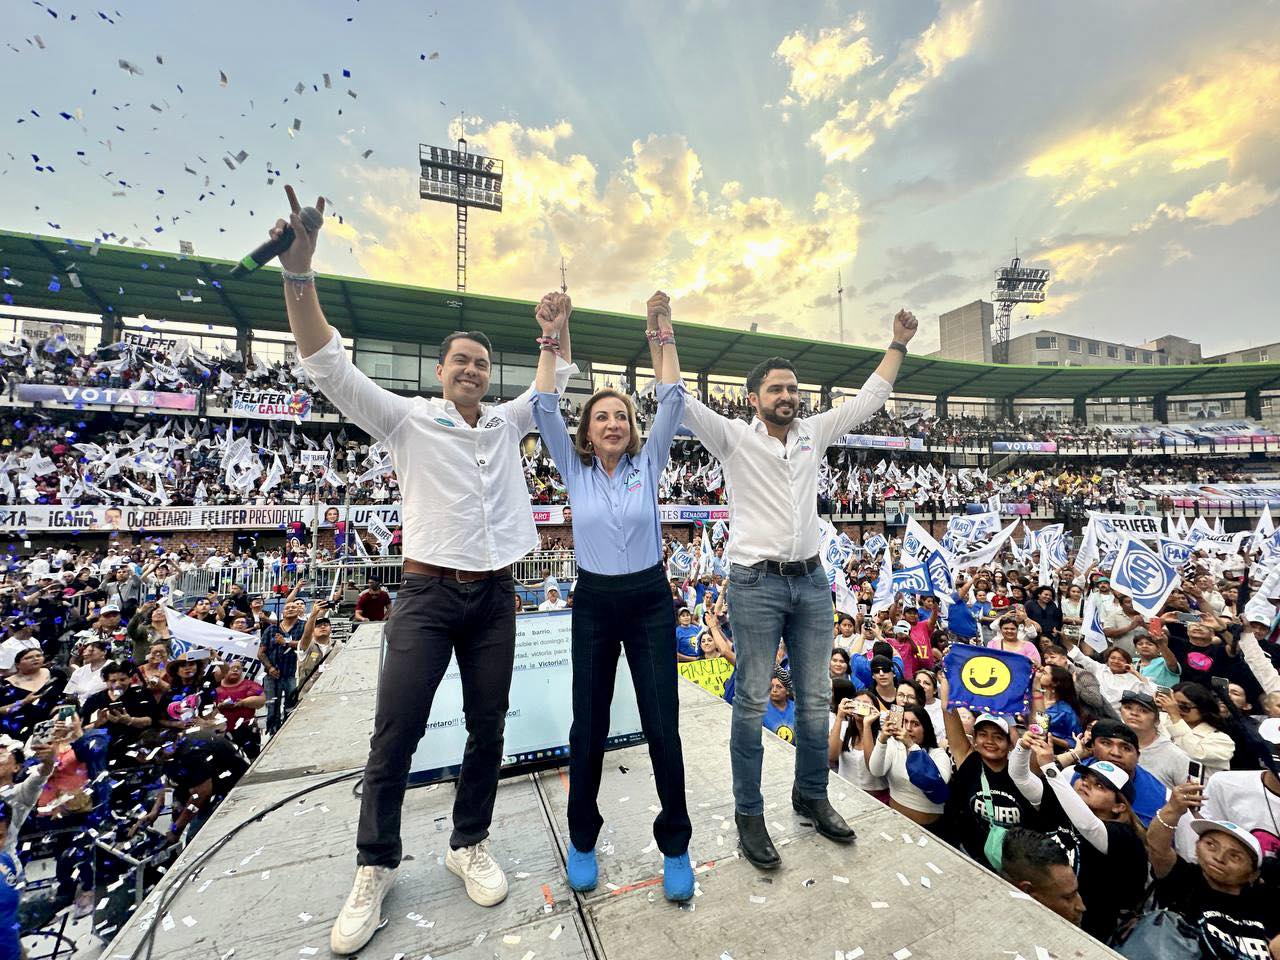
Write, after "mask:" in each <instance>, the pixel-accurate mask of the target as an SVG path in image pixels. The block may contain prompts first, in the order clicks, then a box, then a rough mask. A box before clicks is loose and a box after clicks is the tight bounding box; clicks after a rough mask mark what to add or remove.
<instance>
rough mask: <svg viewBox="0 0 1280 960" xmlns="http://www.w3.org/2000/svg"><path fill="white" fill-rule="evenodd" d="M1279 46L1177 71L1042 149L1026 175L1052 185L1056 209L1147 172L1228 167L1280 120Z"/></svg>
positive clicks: (1246, 49) (1234, 52)
mask: <svg viewBox="0 0 1280 960" xmlns="http://www.w3.org/2000/svg"><path fill="white" fill-rule="evenodd" d="M1278 91H1280V45H1271V46H1264V47H1254V48H1250V47H1248V46H1247V45H1246V46H1245V47H1244V48H1243V49H1239V48H1237V49H1232V50H1230V51H1229V52H1227V53H1225V54H1223V55H1222V56H1221V57H1219V58H1218V59H1217V60H1214V61H1212V62H1208V63H1205V64H1204V66H1203V67H1201V68H1199V69H1197V70H1195V71H1193V72H1189V73H1183V74H1179V75H1178V76H1175V77H1173V78H1172V79H1170V80H1168V81H1166V82H1165V83H1163V84H1161V85H1160V87H1159V88H1157V89H1156V90H1155V91H1154V92H1153V93H1150V94H1148V95H1147V96H1145V97H1143V98H1142V99H1141V100H1139V101H1138V102H1136V103H1133V104H1132V105H1130V106H1129V107H1128V108H1127V109H1126V110H1125V112H1124V115H1123V116H1121V117H1119V118H1118V119H1116V120H1113V121H1110V122H1108V123H1105V124H1098V125H1095V126H1092V127H1090V128H1088V129H1086V130H1083V131H1081V132H1079V133H1074V134H1071V135H1070V136H1069V137H1067V138H1065V139H1063V140H1061V141H1060V142H1058V143H1055V144H1052V145H1051V146H1049V147H1047V148H1045V149H1044V150H1042V151H1040V152H1039V153H1038V154H1037V155H1036V156H1034V157H1032V159H1031V160H1030V161H1029V162H1028V163H1027V165H1026V173H1027V175H1028V176H1030V177H1036V178H1041V177H1043V178H1046V179H1051V180H1055V181H1057V203H1058V204H1059V205H1062V204H1067V203H1072V202H1075V201H1079V200H1084V199H1088V198H1089V197H1092V196H1095V195H1097V194H1099V193H1102V192H1104V191H1107V190H1111V189H1114V188H1115V187H1117V186H1118V185H1119V184H1120V183H1122V182H1127V181H1131V180H1136V179H1138V178H1140V177H1143V176H1147V175H1150V174H1152V173H1160V172H1163V173H1177V172H1183V171H1189V170H1198V169H1201V168H1203V167H1206V166H1208V165H1210V164H1213V163H1218V162H1223V161H1225V162H1226V164H1227V166H1228V167H1229V168H1230V167H1232V166H1234V164H1235V163H1236V161H1237V160H1238V158H1239V157H1241V156H1242V154H1243V153H1244V152H1245V151H1246V150H1247V149H1249V147H1250V145H1251V143H1252V142H1253V141H1254V140H1256V139H1257V138H1266V137H1274V135H1275V130H1276V127H1277V123H1280V96H1277V92H1278Z"/></svg>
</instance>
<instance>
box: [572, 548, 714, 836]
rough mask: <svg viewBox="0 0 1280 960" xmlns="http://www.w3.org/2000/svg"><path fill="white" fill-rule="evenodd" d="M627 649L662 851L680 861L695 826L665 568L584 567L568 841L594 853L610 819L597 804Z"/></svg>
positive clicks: (577, 608)
mask: <svg viewBox="0 0 1280 960" xmlns="http://www.w3.org/2000/svg"><path fill="white" fill-rule="evenodd" d="M620 650H625V651H626V655H627V665H628V666H629V667H630V668H631V682H632V683H634V684H635V688H636V703H637V705H638V706H639V708H640V726H641V728H642V729H643V730H644V735H645V739H646V740H648V742H649V759H650V760H651V761H652V763H653V777H654V785H655V786H656V787H657V789H658V800H659V802H660V803H661V804H662V811H661V812H660V813H659V814H658V816H657V818H656V819H655V820H654V821H653V838H654V839H655V840H656V841H657V842H658V848H659V849H660V850H661V851H662V852H663V853H664V854H665V855H667V856H669V857H674V856H678V855H680V854H682V853H684V852H685V851H686V850H688V849H689V837H690V835H691V834H692V833H693V828H692V827H691V826H690V825H689V812H688V810H687V809H686V807H685V800H684V756H683V754H682V752H681V749H680V701H679V697H678V696H677V694H676V618H675V613H674V611H673V610H672V608H671V587H670V585H669V584H668V583H667V579H666V576H665V574H664V572H663V569H662V567H661V566H655V567H651V568H649V569H648V570H642V571H641V572H639V573H628V574H622V575H621V576H602V575H600V574H597V573H589V572H588V571H586V570H583V569H582V568H581V567H579V568H578V583H577V586H576V588H575V590H574V594H573V725H572V726H571V727H570V729H569V838H570V840H572V841H573V845H574V847H575V848H576V849H578V850H582V851H586V850H593V849H595V845H596V838H597V837H598V836H599V834H600V827H601V826H602V825H603V823H604V821H603V820H602V819H601V817H600V808H599V807H598V806H597V804H596V797H597V794H599V792H600V772H601V769H602V767H603V765H604V745H605V740H607V739H608V736H609V706H610V704H611V703H612V701H613V687H614V682H615V678H616V676H617V672H618V653H619V651H620Z"/></svg>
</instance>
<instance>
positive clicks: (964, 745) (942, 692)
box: [938, 669, 973, 768]
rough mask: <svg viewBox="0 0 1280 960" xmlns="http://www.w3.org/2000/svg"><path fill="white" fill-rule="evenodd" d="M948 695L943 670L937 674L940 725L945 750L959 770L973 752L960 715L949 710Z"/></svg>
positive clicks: (948, 690)
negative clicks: (945, 736)
mask: <svg viewBox="0 0 1280 960" xmlns="http://www.w3.org/2000/svg"><path fill="white" fill-rule="evenodd" d="M949 693H950V686H949V685H948V683H947V674H946V670H945V669H943V670H941V671H939V673H938V694H939V696H941V697H942V725H943V728H944V729H945V730H946V731H947V749H948V750H950V751H951V759H952V760H954V761H955V762H956V767H957V768H959V766H960V764H962V763H964V761H965V759H966V758H967V757H968V756H969V754H970V753H971V752H973V744H971V743H970V742H969V735H968V734H967V733H965V732H964V721H963V720H961V719H960V714H958V713H956V711H955V710H953V709H951V704H950V702H949V698H948V694H949Z"/></svg>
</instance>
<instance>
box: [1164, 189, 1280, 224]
mask: <svg viewBox="0 0 1280 960" xmlns="http://www.w3.org/2000/svg"><path fill="white" fill-rule="evenodd" d="M1277 199H1280V191H1277V190H1268V189H1267V188H1266V187H1264V186H1263V185H1262V184H1260V183H1259V182H1258V181H1257V180H1252V179H1251V180H1245V181H1244V182H1242V183H1234V184H1233V183H1227V182H1225V181H1224V182H1222V183H1220V184H1218V185H1217V186H1216V187H1214V188H1213V189H1211V190H1202V191H1201V192H1200V193H1197V194H1196V195H1195V196H1194V197H1192V198H1191V199H1190V200H1188V201H1187V206H1186V211H1185V212H1186V215H1187V216H1188V217H1189V218H1191V219H1193V220H1203V221H1205V222H1206V223H1210V224H1212V225H1213V226H1215V227H1226V226H1229V225H1231V224H1233V223H1235V222H1237V221H1239V220H1247V219H1249V218H1250V217H1252V216H1255V215H1257V214H1258V213H1261V212H1262V210H1263V209H1264V208H1266V207H1269V206H1271V204H1273V203H1275V202H1276V200H1277Z"/></svg>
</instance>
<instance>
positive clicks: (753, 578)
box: [684, 310, 917, 869]
mask: <svg viewBox="0 0 1280 960" xmlns="http://www.w3.org/2000/svg"><path fill="white" fill-rule="evenodd" d="M916 328H917V323H916V318H915V317H914V316H912V314H910V313H908V312H907V311H906V310H900V311H899V312H898V315H897V316H896V317H894V320H893V342H892V343H891V344H890V346H889V349H888V350H886V351H885V355H884V358H883V359H882V360H881V361H880V365H879V366H878V367H877V368H876V371H875V373H873V374H871V376H870V377H869V378H868V379H867V382H866V383H865V384H863V387H862V389H861V391H859V393H858V395H857V396H856V397H853V398H851V399H848V400H846V401H845V402H844V403H843V404H841V405H840V406H838V407H835V408H833V409H831V410H828V411H825V412H824V413H819V414H817V415H816V416H812V417H806V418H804V419H799V420H798V419H796V415H797V413H798V412H799V409H800V387H799V383H798V381H797V379H796V373H795V368H794V367H793V366H792V365H791V363H790V361H788V360H785V359H783V358H781V357H771V358H770V359H768V360H765V361H763V362H762V363H760V364H759V365H757V366H756V368H755V369H754V370H752V371H751V373H750V374H749V375H748V376H747V399H748V400H749V401H750V403H751V406H752V407H753V408H754V409H755V411H756V416H755V418H754V419H753V420H752V421H751V422H750V423H747V422H746V421H743V420H730V419H727V418H725V417H722V416H721V415H720V414H718V413H716V412H715V411H713V410H711V409H710V408H708V407H707V406H705V405H704V404H702V403H701V402H699V401H698V400H697V399H696V398H693V397H690V398H689V399H688V402H687V404H686V407H685V413H684V422H685V424H686V425H687V426H689V427H691V428H692V429H693V432H694V433H696V434H697V435H698V438H699V439H700V440H701V441H702V444H703V446H705V447H706V448H707V449H708V450H709V451H710V452H711V454H712V456H714V457H716V458H717V459H718V460H719V461H720V463H721V465H722V466H723V468H724V486H725V491H726V493H727V495H728V499H729V546H728V549H727V550H726V551H725V553H726V556H727V558H728V559H729V561H730V563H731V566H730V568H729V583H730V584H731V586H730V588H729V623H730V624H731V625H732V627H733V643H734V650H735V653H736V655H737V668H736V674H735V675H736V681H737V691H736V693H735V694H734V700H733V722H732V726H731V728H730V730H731V732H730V742H729V753H730V761H731V766H732V770H733V797H734V807H735V819H736V820H737V825H738V837H739V840H740V842H741V844H742V850H743V853H744V854H745V855H746V858H747V859H748V860H750V861H751V862H752V863H753V864H755V865H756V866H757V867H760V868H761V869H773V868H776V867H777V866H779V864H781V862H782V861H781V858H779V856H778V851H777V850H776V849H775V848H774V846H773V842H772V841H771V840H770V839H769V832H768V830H767V829H766V827H765V821H764V798H763V797H762V796H761V793H760V765H761V762H762V760H763V759H764V746H763V744H762V743H761V734H760V730H761V726H762V722H763V719H764V710H765V701H766V700H767V699H768V696H769V686H770V681H771V679H772V676H773V669H774V662H775V658H776V655H777V650H778V641H779V640H783V641H785V642H786V645H787V654H788V656H789V657H790V659H791V677H792V682H793V684H794V687H795V692H796V698H795V699H796V773H795V785H794V786H793V787H792V790H791V803H792V806H793V807H794V808H795V809H796V811H797V812H799V813H801V814H802V815H803V816H805V817H807V818H809V819H810V820H812V821H813V823H814V826H815V827H816V828H817V830H818V832H819V833H821V834H822V835H823V836H825V837H828V838H830V839H832V840H835V841H837V842H840V843H849V842H851V841H852V840H853V839H854V833H853V830H852V829H850V827H849V825H848V824H847V823H845V821H844V818H843V817H841V816H840V814H838V813H837V812H836V811H835V809H834V808H833V807H832V806H831V804H830V802H829V801H828V800H827V774H828V771H829V768H828V766H827V713H828V707H829V701H830V699H831V680H830V674H829V670H828V667H829V662H830V658H831V620H832V610H833V601H832V597H831V586H830V584H829V583H828V582H827V575H826V573H825V572H824V571H823V567H822V562H821V561H820V559H819V557H818V545H819V543H820V537H819V532H818V468H819V466H820V465H821V464H822V463H824V462H825V457H826V451H827V447H829V446H830V445H831V444H832V443H834V442H835V441H837V440H839V439H840V438H841V437H843V436H844V434H845V433H847V432H848V431H849V430H851V429H852V428H853V427H854V426H856V425H857V424H859V423H861V422H862V421H864V420H866V419H867V418H868V417H870V416H871V415H872V414H874V413H875V412H876V411H877V410H879V409H880V408H881V407H883V406H884V402H885V400H886V399H888V397H889V392H890V390H891V389H892V385H893V381H894V378H895V377H897V375H898V369H899V368H900V367H901V365H902V360H903V358H904V357H905V356H906V354H907V342H908V341H909V340H910V339H911V338H912V337H913V336H915V333H916Z"/></svg>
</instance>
